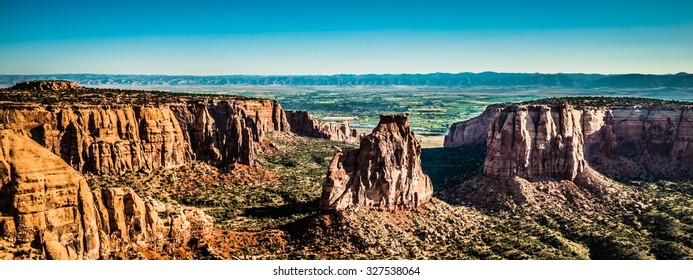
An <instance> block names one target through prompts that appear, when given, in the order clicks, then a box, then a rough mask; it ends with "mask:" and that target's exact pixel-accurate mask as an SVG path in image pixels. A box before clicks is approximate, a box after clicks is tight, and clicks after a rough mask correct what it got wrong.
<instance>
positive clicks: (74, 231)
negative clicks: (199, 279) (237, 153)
mask: <svg viewBox="0 0 693 280" xmlns="http://www.w3.org/2000/svg"><path fill="white" fill-rule="evenodd" d="M0 143H1V144H2V145H0V183H1V184H2V185H1V186H2V187H1V189H0V238H3V239H6V240H9V241H10V242H12V243H15V244H16V245H17V246H19V247H22V246H29V247H33V248H38V249H41V251H42V252H43V253H44V254H45V257H46V258H48V259H100V258H101V259H104V258H111V257H112V256H117V255H118V254H119V253H122V252H125V251H128V250H130V249H136V248H138V247H142V246H148V248H150V249H153V250H159V251H160V250H163V249H164V247H165V246H169V247H171V246H173V247H180V246H183V245H185V244H186V243H187V242H188V241H189V240H190V239H191V237H192V236H193V235H196V234H204V233H205V232H208V231H210V230H212V226H213V220H212V218H210V217H208V216H206V215H205V214H204V213H203V212H202V211H200V210H198V209H195V208H187V207H180V206H179V207H174V206H171V205H167V204H164V203H161V202H158V201H155V200H151V199H142V198H140V197H139V196H138V195H137V194H136V193H134V192H133V191H132V190H131V189H128V188H111V189H104V190H93V191H92V190H90V189H89V186H88V185H87V183H86V181H85V180H84V178H83V177H82V176H81V175H80V174H79V173H78V172H77V171H75V170H74V169H73V168H72V167H70V166H69V165H67V164H65V162H64V161H63V160H62V159H61V158H59V157H58V156H56V155H54V154H53V153H51V152H50V151H48V150H47V149H44V148H43V147H41V146H40V145H38V144H37V143H35V142H34V141H32V140H31V139H30V138H28V137H26V136H23V135H19V134H16V133H15V132H13V131H10V130H2V131H0Z"/></svg>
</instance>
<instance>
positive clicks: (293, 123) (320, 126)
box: [285, 110, 362, 144]
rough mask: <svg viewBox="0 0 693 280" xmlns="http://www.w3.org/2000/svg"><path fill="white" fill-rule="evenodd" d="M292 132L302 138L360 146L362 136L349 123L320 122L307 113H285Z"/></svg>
mask: <svg viewBox="0 0 693 280" xmlns="http://www.w3.org/2000/svg"><path fill="white" fill-rule="evenodd" d="M285 112H286V119H287V120H288V122H289V126H290V127H291V132H293V133H296V134H297V135H300V136H306V137H312V138H322V139H329V140H332V141H339V142H345V143H349V144H358V143H359V140H361V136H362V135H359V134H358V132H356V129H353V128H350V127H349V123H348V122H346V121H344V122H342V123H328V122H319V121H318V120H316V119H315V118H314V117H313V116H312V115H311V114H310V113H309V112H307V111H289V110H287V111H285Z"/></svg>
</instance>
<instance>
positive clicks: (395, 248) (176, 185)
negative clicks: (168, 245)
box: [89, 134, 693, 259]
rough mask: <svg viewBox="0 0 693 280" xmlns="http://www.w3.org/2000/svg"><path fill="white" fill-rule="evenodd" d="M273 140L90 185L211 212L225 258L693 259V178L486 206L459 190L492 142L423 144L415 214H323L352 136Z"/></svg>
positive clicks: (215, 243)
mask: <svg viewBox="0 0 693 280" xmlns="http://www.w3.org/2000/svg"><path fill="white" fill-rule="evenodd" d="M269 139H270V140H271V141H272V142H273V143H274V146H275V147H276V148H272V149H267V150H265V151H264V152H263V153H261V154H260V155H259V157H258V158H257V160H256V167H253V168H248V167H244V166H236V167H235V168H229V169H222V170H219V169H217V168H216V167H213V166H209V165H207V164H204V163H194V164H191V165H189V166H185V167H180V168H176V169H171V170H160V171H154V172H152V173H149V174H148V173H129V174H126V175H125V176H90V177H89V181H90V184H91V185H92V186H93V187H101V186H106V185H120V186H122V185H129V186H132V187H134V188H135V189H136V190H137V191H138V193H145V194H149V195H152V196H154V197H156V198H158V199H161V200H164V201H168V202H172V203H180V204H185V205H192V206H197V207H200V208H202V209H203V210H204V211H205V212H207V213H208V214H210V215H212V216H213V217H215V218H216V221H217V227H218V229H219V232H218V235H219V237H218V238H217V239H215V240H212V241H208V243H209V244H208V245H207V247H205V250H209V251H212V252H215V253H214V254H215V255H219V256H223V257H225V258H242V259H254V258H261V259H265V258H270V259H277V258H279V259H283V258H289V259H323V258H334V259H588V258H589V259H654V258H656V259H691V258H693V249H691V248H693V236H692V234H691V233H692V232H693V184H692V183H691V182H669V181H657V182H644V181H637V182H630V183H628V185H626V186H625V188H626V189H625V190H626V191H627V192H628V194H629V195H630V196H631V198H633V199H634V200H635V201H637V202H638V203H639V204H641V206H642V207H641V208H642V210H636V209H634V208H632V207H629V206H628V207H626V206H624V207H625V208H624V209H621V210H619V211H617V212H608V211H606V212H605V211H600V210H598V209H599V208H593V209H592V210H585V209H579V208H577V207H571V206H570V205H567V206H566V207H561V208H556V209H534V208H526V209H516V210H515V211H504V210H487V209H483V208H477V207H475V206H473V204H460V203H459V200H458V199H453V197H450V196H452V195H454V192H453V191H452V190H454V187H456V186H457V184H458V183H459V182H460V181H463V180H468V179H470V178H472V177H473V176H475V175H477V174H479V173H480V171H481V164H482V163H483V155H484V154H485V150H484V149H483V147H479V146H463V147H459V148H455V149H442V148H438V149H424V150H423V155H422V164H423V168H424V170H425V172H426V173H427V174H428V175H430V176H431V179H432V181H433V182H434V188H435V196H436V197H437V198H435V199H434V200H433V201H432V202H431V203H428V204H426V205H425V206H424V207H422V208H421V209H419V210H417V211H413V212H396V213H388V212H379V211H369V210H364V209H359V208H352V209H349V210H348V211H346V212H344V213H342V214H333V215H321V214H320V213H319V212H318V198H319V196H320V193H321V191H322V182H323V180H324V177H325V174H326V167H327V164H328V163H329V161H330V159H331V157H332V156H333V154H334V152H335V146H342V145H343V144H341V143H337V142H331V141H327V140H320V139H309V138H302V137H295V136H287V135H283V134H282V135H270V136H269ZM449 174H458V176H457V177H453V179H450V176H449ZM638 209H640V208H638Z"/></svg>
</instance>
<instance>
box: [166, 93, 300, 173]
mask: <svg viewBox="0 0 693 280" xmlns="http://www.w3.org/2000/svg"><path fill="white" fill-rule="evenodd" d="M171 109H172V110H173V111H174V114H175V116H176V118H177V119H178V121H179V123H180V125H181V128H182V130H183V131H185V132H187V133H186V134H187V135H189V138H188V139H189V142H190V147H191V148H192V150H193V152H194V153H195V155H196V158H197V159H198V160H202V161H206V162H209V163H212V164H217V165H219V164H221V165H229V164H233V163H240V164H245V165H251V164H252V163H253V157H254V149H253V143H256V142H260V141H261V140H262V139H263V138H264V136H265V134H267V133H268V132H271V131H289V124H288V123H287V121H286V116H285V114H284V110H282V108H281V106H279V103H277V102H276V101H272V100H242V101H235V102H231V101H224V100H207V101H192V102H189V103H187V104H185V105H184V106H183V105H177V106H172V107H171Z"/></svg>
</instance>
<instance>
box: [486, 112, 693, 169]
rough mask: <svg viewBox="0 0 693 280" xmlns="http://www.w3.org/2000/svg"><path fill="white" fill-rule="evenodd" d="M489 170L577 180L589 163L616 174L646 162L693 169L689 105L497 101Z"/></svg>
mask: <svg viewBox="0 0 693 280" xmlns="http://www.w3.org/2000/svg"><path fill="white" fill-rule="evenodd" d="M487 137H488V138H487V139H488V140H487V158H486V161H485V163H484V174H485V175H487V176H490V177H494V178H509V177H512V176H520V177H522V178H525V179H528V180H539V179H541V178H547V177H550V178H557V179H568V180H573V179H574V178H575V177H576V176H577V175H578V174H579V173H580V172H582V171H583V170H584V169H585V166H587V163H588V162H589V164H590V165H594V166H596V168H597V169H598V170H600V171H601V172H605V173H607V174H608V175H610V176H626V177H627V176H629V175H631V174H629V173H635V172H639V171H637V170H636V169H637V168H635V167H632V166H634V165H635V166H640V167H638V168H644V169H646V170H647V172H648V173H651V174H653V175H654V176H663V177H666V178H681V177H686V176H688V178H689V177H690V176H691V175H690V174H693V114H692V113H691V110H690V108H688V107H680V108H635V107H612V108H573V107H572V106H570V105H568V104H563V105H560V106H543V105H533V106H517V105H514V106H510V107H507V108H505V109H497V110H496V113H495V120H494V122H493V124H492V125H491V126H490V127H489V131H488V135H487Z"/></svg>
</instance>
